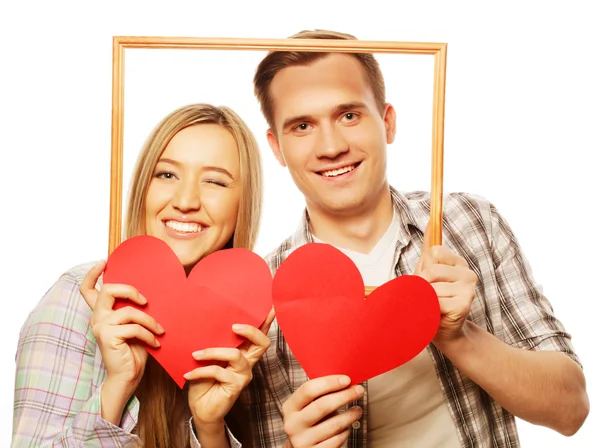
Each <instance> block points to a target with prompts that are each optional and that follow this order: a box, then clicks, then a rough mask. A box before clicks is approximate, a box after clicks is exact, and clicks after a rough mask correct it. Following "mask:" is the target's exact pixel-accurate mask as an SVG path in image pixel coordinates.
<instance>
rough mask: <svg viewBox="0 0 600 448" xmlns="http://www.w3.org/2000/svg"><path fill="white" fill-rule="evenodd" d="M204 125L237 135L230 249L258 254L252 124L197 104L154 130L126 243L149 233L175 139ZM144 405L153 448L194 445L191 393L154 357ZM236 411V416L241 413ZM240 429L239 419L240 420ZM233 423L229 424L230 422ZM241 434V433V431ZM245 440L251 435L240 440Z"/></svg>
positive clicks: (141, 424) (140, 162) (141, 392)
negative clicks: (147, 214) (189, 432)
mask: <svg viewBox="0 0 600 448" xmlns="http://www.w3.org/2000/svg"><path fill="white" fill-rule="evenodd" d="M199 124H217V125H220V126H223V127H224V128H225V129H227V130H228V131H229V132H231V134H232V136H233V138H234V139H235V141H236V144H237V148H238V153H239V163H240V176H241V184H242V196H241V198H240V202H239V208H238V214H237V221H236V225H235V229H234V233H233V235H232V237H231V239H230V240H229V242H228V243H227V244H226V246H225V247H241V248H246V249H250V250H252V249H253V247H254V243H255V242H256V237H257V235H258V227H259V223H260V213H261V209H262V168H261V161H260V152H259V148H258V144H257V142H256V139H255V138H254V136H253V134H252V132H251V131H250V129H249V128H248V126H247V125H246V123H245V122H244V121H243V120H242V119H241V118H240V117H239V116H238V115H237V114H236V113H235V112H234V111H233V110H231V109H229V108H228V107H224V106H213V105H210V104H191V105H188V106H184V107H181V108H179V109H177V110H175V111H173V112H172V113H170V114H169V115H167V116H166V117H165V118H164V119H163V120H162V121H161V122H160V123H159V124H158V125H157V126H156V127H155V128H154V130H153V131H152V133H151V134H150V136H149V137H148V139H147V140H146V142H145V144H144V146H143V147H142V150H141V151H140V154H139V156H138V159H137V162H136V165H135V168H134V170H133V176H132V179H131V186H130V192H129V199H128V204H127V212H126V222H125V235H124V237H125V238H130V237H133V236H136V235H143V234H145V233H146V229H145V218H144V210H145V200H146V195H147V193H148V188H149V186H150V182H151V181H152V176H153V174H154V169H155V166H156V163H157V162H158V159H159V158H160V156H161V154H162V153H163V151H164V150H165V148H166V146H167V145H168V144H169V142H170V141H171V139H172V138H173V137H174V136H175V134H177V133H178V132H179V131H181V130H182V129H185V128H187V127H189V126H194V125H199ZM136 397H137V398H138V400H139V401H140V410H139V417H138V426H137V429H136V432H137V434H138V435H139V436H140V438H141V439H142V442H143V443H144V446H145V447H147V448H170V447H173V448H179V447H185V446H188V441H187V440H186V437H185V431H183V429H184V428H183V427H182V425H181V422H182V419H183V418H184V416H185V414H186V408H187V393H186V390H185V389H184V390H181V389H179V387H178V386H177V384H176V383H175V382H174V381H173V379H172V378H171V377H170V376H169V375H168V374H167V373H166V372H165V370H164V369H163V368H162V367H161V366H160V365H159V364H158V362H157V361H156V360H155V359H154V358H152V357H151V356H148V361H147V363H146V368H145V370H144V376H143V377H142V380H141V381H140V385H139V386H138V389H137V390H136ZM239 412H240V408H239V407H237V406H236V407H235V408H234V409H232V412H231V413H230V414H232V415H233V414H235V413H239ZM230 418H234V419H235V422H232V425H234V424H235V425H236V426H238V428H239V425H240V422H239V421H240V417H239V414H237V415H234V417H231V415H230ZM228 424H229V422H228ZM240 429H241V428H240ZM238 436H239V437H240V438H242V439H244V438H246V437H249V436H250V435H249V434H241V435H238Z"/></svg>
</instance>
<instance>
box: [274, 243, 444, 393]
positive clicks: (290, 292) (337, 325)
mask: <svg viewBox="0 0 600 448" xmlns="http://www.w3.org/2000/svg"><path fill="white" fill-rule="evenodd" d="M273 305H274V307H275V313H276V316H277V321H278V323H279V326H280V327H281V331H282V333H283V335H284V337H285V340H286V341H287V343H288V345H289V346H290V350H291V351H292V353H293V354H294V357H295V358H296V359H297V360H298V362H299V363H300V365H301V366H302V367H303V369H304V371H305V372H306V374H307V375H308V377H309V378H318V377H322V376H326V375H332V374H345V375H348V376H349V377H350V378H351V380H352V383H353V384H357V383H361V382H363V381H366V380H368V379H370V378H373V377H374V376H377V375H380V374H382V373H385V372H387V371H389V370H392V369H394V368H396V367H399V366H401V365H402V364H404V363H406V362H408V361H410V360H411V359H412V358H414V357H415V356H416V355H418V354H419V353H420V352H421V351H422V350H423V349H424V348H425V347H427V345H428V344H429V343H430V342H431V341H432V340H433V338H434V336H435V334H436V332H437V330H438V327H439V323H440V306H439V301H438V297H437V294H436V292H435V290H434V289H433V287H432V286H431V285H430V284H429V283H428V282H427V281H426V280H424V279H423V278H421V277H418V276H414V275H403V276H400V277H397V278H395V279H393V280H391V281H389V282H387V283H385V284H383V285H381V286H380V287H379V288H377V289H376V290H375V291H373V292H372V293H371V294H370V295H369V296H368V297H367V298H366V299H365V297H364V284H363V280H362V277H361V275H360V272H359V271H358V269H357V268H356V266H355V265H354V263H353V262H352V260H350V258H348V257H347V256H346V255H345V254H344V253H342V252H341V251H339V250H338V249H336V248H334V247H333V246H330V245H328V244H321V243H310V244H306V245H304V246H302V247H300V248H298V249H296V250H295V251H294V252H292V253H291V254H290V255H289V256H288V257H287V258H286V259H285V261H284V262H283V263H282V264H281V266H280V267H279V269H278V270H277V272H276V273H275V278H274V279H273Z"/></svg>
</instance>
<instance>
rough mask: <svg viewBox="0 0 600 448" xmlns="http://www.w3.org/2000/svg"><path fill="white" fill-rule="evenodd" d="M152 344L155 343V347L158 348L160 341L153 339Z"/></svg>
mask: <svg viewBox="0 0 600 448" xmlns="http://www.w3.org/2000/svg"><path fill="white" fill-rule="evenodd" d="M154 342H155V343H156V346H157V347H160V341H159V340H158V339H156V338H154Z"/></svg>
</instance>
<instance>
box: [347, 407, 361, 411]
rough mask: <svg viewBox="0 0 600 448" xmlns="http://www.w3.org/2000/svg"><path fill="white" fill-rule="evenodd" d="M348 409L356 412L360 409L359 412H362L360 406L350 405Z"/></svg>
mask: <svg viewBox="0 0 600 448" xmlns="http://www.w3.org/2000/svg"><path fill="white" fill-rule="evenodd" d="M350 411H352V412H358V411H361V412H362V408H361V407H360V406H352V407H351V408H350Z"/></svg>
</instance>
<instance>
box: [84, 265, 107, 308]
mask: <svg viewBox="0 0 600 448" xmlns="http://www.w3.org/2000/svg"><path fill="white" fill-rule="evenodd" d="M105 267H106V261H104V260H102V261H100V262H99V263H98V264H96V265H95V266H93V267H92V268H91V269H90V270H89V271H88V273H87V274H86V275H85V277H84V279H83V281H82V282H81V285H80V286H79V292H80V293H81V295H82V296H83V298H84V300H85V301H86V303H87V304H88V306H89V307H90V308H91V309H92V310H93V309H94V307H95V306H96V299H97V298H98V290H97V289H96V282H97V281H98V279H99V278H100V275H101V274H102V272H103V271H104V268H105Z"/></svg>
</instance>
